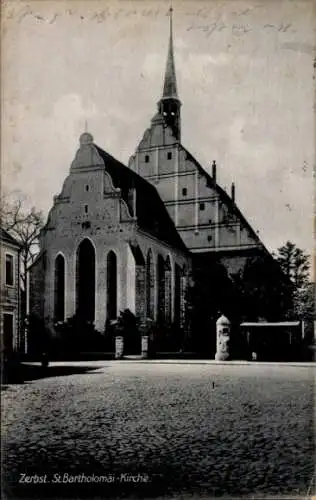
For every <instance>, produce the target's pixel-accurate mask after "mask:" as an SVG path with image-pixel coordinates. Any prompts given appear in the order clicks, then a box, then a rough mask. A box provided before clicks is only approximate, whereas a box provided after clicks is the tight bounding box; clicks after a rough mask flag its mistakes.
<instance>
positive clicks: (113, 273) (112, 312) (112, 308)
mask: <svg viewBox="0 0 316 500" xmlns="http://www.w3.org/2000/svg"><path fill="white" fill-rule="evenodd" d="M106 300H107V304H106V310H107V319H115V318H116V317H117V259H116V255H115V253H114V252H113V251H112V250H111V251H110V252H109V253H108V256H107V287H106Z"/></svg>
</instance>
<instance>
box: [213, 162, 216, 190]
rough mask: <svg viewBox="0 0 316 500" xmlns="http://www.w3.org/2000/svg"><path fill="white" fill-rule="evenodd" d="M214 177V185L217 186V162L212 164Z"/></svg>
mask: <svg viewBox="0 0 316 500" xmlns="http://www.w3.org/2000/svg"><path fill="white" fill-rule="evenodd" d="M212 177H213V181H214V184H216V161H215V160H213V163H212Z"/></svg>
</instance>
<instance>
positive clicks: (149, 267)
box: [146, 250, 155, 319]
mask: <svg viewBox="0 0 316 500" xmlns="http://www.w3.org/2000/svg"><path fill="white" fill-rule="evenodd" d="M146 315H147V318H150V319H154V315H155V270H154V259H153V253H152V251H151V250H148V253H147V259H146Z"/></svg>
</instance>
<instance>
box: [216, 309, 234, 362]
mask: <svg viewBox="0 0 316 500" xmlns="http://www.w3.org/2000/svg"><path fill="white" fill-rule="evenodd" d="M230 330H231V323H230V321H229V319H228V318H226V316H224V315H223V314H222V316H220V317H219V318H218V320H217V321H216V354H215V360H216V361H226V360H228V359H229V354H230V353H229V344H230Z"/></svg>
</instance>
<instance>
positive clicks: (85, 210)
mask: <svg viewBox="0 0 316 500" xmlns="http://www.w3.org/2000/svg"><path fill="white" fill-rule="evenodd" d="M84 213H85V214H87V213H88V205H85V206H84Z"/></svg>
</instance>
